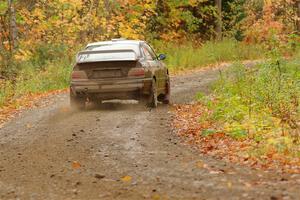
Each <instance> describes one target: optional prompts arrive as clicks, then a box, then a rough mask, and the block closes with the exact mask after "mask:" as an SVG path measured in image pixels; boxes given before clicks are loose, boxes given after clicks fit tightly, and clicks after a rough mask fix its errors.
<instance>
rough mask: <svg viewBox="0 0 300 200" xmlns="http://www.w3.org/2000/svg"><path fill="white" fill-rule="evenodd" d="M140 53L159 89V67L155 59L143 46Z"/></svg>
mask: <svg viewBox="0 0 300 200" xmlns="http://www.w3.org/2000/svg"><path fill="white" fill-rule="evenodd" d="M141 48H142V53H143V55H144V58H145V62H146V65H147V67H148V68H149V70H150V71H151V72H152V74H153V75H154V76H155V77H156V84H157V87H158V89H159V88H160V80H159V77H160V74H159V66H158V64H157V61H156V58H155V57H153V55H152V54H151V53H150V51H149V49H148V48H147V47H146V45H145V44H143V45H142V47H141Z"/></svg>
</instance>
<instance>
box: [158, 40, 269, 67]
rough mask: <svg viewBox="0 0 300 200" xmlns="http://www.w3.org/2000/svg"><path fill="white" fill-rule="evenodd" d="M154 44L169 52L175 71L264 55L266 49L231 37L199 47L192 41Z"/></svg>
mask: <svg viewBox="0 0 300 200" xmlns="http://www.w3.org/2000/svg"><path fill="white" fill-rule="evenodd" d="M154 44H155V45H154V46H155V47H156V49H158V50H159V52H162V53H166V54H167V60H166V63H167V65H168V66H169V68H170V69H171V70H174V71H176V70H184V69H192V68H196V67H200V66H207V65H210V64H216V63H222V62H230V61H236V60H250V59H258V58H262V57H263V56H264V50H263V49H262V48H261V47H260V46H259V45H245V44H243V43H241V42H238V41H236V40H231V39H226V40H223V41H221V42H211V41H209V42H206V43H204V44H203V45H201V46H199V47H197V46H194V45H193V44H192V43H187V44H184V45H178V44H172V43H168V44H166V43H165V42H154Z"/></svg>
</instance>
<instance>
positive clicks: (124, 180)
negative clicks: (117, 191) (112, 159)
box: [121, 176, 132, 182]
mask: <svg viewBox="0 0 300 200" xmlns="http://www.w3.org/2000/svg"><path fill="white" fill-rule="evenodd" d="M121 180H122V181H123V182H130V181H131V180H132V177H131V176H124V177H123V178H122V179H121Z"/></svg>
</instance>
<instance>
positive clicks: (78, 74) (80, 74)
mask: <svg viewBox="0 0 300 200" xmlns="http://www.w3.org/2000/svg"><path fill="white" fill-rule="evenodd" d="M71 77H72V79H87V76H86V74H85V72H84V71H73V72H72V76H71Z"/></svg>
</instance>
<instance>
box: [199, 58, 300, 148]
mask: <svg viewBox="0 0 300 200" xmlns="http://www.w3.org/2000/svg"><path fill="white" fill-rule="evenodd" d="M299 80H300V63H299V61H298V59H295V60H293V61H285V60H280V59H278V60H273V61H269V62H265V63H263V64H260V65H257V66H255V67H245V66H243V65H242V64H236V65H234V66H233V67H232V69H230V70H229V71H227V72H226V73H223V74H222V76H221V77H220V79H219V81H218V82H217V83H216V84H215V86H214V93H213V98H212V99H204V100H203V98H202V100H201V101H202V102H204V103H205V104H206V105H207V106H208V107H209V108H210V109H211V110H213V115H211V116H209V117H210V120H214V121H218V122H219V123H220V124H222V125H223V126H222V128H221V129H222V131H225V132H226V133H227V134H228V135H230V136H233V137H236V133H243V134H242V135H243V136H246V137H248V138H250V139H254V140H256V141H259V142H261V141H263V142H264V144H265V145H269V146H272V147H275V148H276V149H277V150H278V151H281V150H280V149H282V145H290V144H291V142H290V141H293V142H294V144H298V143H299V136H300V135H299V134H300V131H299V130H300V127H299V122H300V82H299ZM232 133H234V134H233V135H232ZM245 133H247V134H245ZM238 135H240V134H238ZM284 141H286V142H287V141H288V142H287V143H284ZM279 144H280V145H279ZM265 145H264V147H265Z"/></svg>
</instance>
